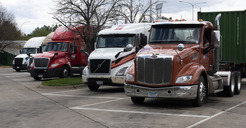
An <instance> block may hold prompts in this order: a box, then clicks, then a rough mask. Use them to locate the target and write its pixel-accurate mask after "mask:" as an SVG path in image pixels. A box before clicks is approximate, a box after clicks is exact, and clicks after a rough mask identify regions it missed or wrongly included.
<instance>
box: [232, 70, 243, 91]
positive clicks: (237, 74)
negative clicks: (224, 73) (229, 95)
mask: <svg viewBox="0 0 246 128" xmlns="http://www.w3.org/2000/svg"><path fill="white" fill-rule="evenodd" d="M234 75H235V92H234V93H235V95H239V94H240V92H241V83H242V79H241V73H240V72H239V71H235V72H234Z"/></svg>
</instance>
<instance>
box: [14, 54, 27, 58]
mask: <svg viewBox="0 0 246 128" xmlns="http://www.w3.org/2000/svg"><path fill="white" fill-rule="evenodd" d="M26 57H28V55H27V54H19V55H17V56H16V57H15V58H26Z"/></svg>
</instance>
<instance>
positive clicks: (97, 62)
mask: <svg viewBox="0 0 246 128" xmlns="http://www.w3.org/2000/svg"><path fill="white" fill-rule="evenodd" d="M109 71H110V60H109V59H92V60H90V73H109Z"/></svg>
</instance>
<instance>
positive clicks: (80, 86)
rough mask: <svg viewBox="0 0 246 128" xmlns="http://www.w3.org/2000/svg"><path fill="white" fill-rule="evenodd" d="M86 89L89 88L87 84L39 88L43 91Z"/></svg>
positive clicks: (40, 86) (41, 86)
mask: <svg viewBox="0 0 246 128" xmlns="http://www.w3.org/2000/svg"><path fill="white" fill-rule="evenodd" d="M84 87H87V85H85V84H81V85H73V86H43V85H39V86H38V87H37V88H41V89H77V88H84Z"/></svg>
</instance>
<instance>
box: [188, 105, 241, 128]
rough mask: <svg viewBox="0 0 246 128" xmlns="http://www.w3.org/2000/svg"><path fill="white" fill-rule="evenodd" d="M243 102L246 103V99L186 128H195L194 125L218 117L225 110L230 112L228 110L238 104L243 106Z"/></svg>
mask: <svg viewBox="0 0 246 128" xmlns="http://www.w3.org/2000/svg"><path fill="white" fill-rule="evenodd" d="M243 104H246V101H244V102H242V103H240V104H237V105H235V106H233V107H230V108H228V109H226V110H225V111H221V112H219V113H216V114H214V115H213V116H210V117H208V118H206V119H203V120H201V121H199V122H197V123H195V124H193V125H190V126H188V127H186V128H193V127H195V126H197V125H199V124H202V123H204V122H206V121H208V120H210V119H212V118H215V117H217V116H219V115H221V114H223V113H225V112H228V111H230V110H232V109H234V108H236V107H238V106H241V105H243Z"/></svg>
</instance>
